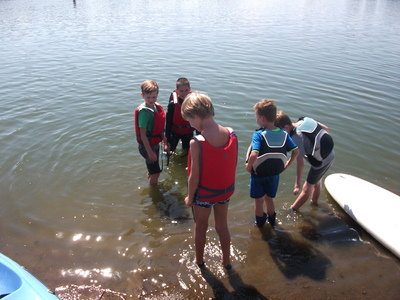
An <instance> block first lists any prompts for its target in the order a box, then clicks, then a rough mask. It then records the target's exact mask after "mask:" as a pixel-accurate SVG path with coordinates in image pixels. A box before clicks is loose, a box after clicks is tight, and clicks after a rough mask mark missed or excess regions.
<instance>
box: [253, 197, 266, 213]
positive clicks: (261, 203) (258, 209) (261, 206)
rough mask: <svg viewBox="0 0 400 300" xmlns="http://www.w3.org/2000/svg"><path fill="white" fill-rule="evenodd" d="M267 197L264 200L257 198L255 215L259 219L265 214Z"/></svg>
mask: <svg viewBox="0 0 400 300" xmlns="http://www.w3.org/2000/svg"><path fill="white" fill-rule="evenodd" d="M264 199H265V196H264V197H262V198H256V199H255V205H254V214H255V215H256V216H258V217H262V216H263V214H264V201H265V200H264Z"/></svg>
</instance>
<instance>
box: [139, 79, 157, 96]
mask: <svg viewBox="0 0 400 300" xmlns="http://www.w3.org/2000/svg"><path fill="white" fill-rule="evenodd" d="M140 88H141V89H142V94H150V93H153V92H157V94H158V91H159V88H158V84H157V82H155V81H154V80H145V81H143V83H142V85H141V86H140Z"/></svg>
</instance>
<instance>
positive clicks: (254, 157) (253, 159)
mask: <svg viewBox="0 0 400 300" xmlns="http://www.w3.org/2000/svg"><path fill="white" fill-rule="evenodd" d="M257 157H258V151H251V153H250V156H249V159H248V161H247V163H246V171H247V172H249V173H251V171H252V170H253V165H254V163H255V162H256V160H257Z"/></svg>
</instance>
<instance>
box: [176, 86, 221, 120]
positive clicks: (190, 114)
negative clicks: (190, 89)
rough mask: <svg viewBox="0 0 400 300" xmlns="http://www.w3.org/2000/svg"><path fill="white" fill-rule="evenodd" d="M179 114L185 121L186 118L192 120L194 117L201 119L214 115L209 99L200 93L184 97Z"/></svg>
mask: <svg viewBox="0 0 400 300" xmlns="http://www.w3.org/2000/svg"><path fill="white" fill-rule="evenodd" d="M181 113H182V117H183V118H184V119H185V120H187V119H188V118H191V119H193V118H194V116H195V115H197V116H199V117H200V118H201V119H205V118H207V117H210V116H212V117H213V116H214V115H215V113H214V106H213V104H212V101H211V99H210V97H208V96H207V95H206V94H200V93H190V94H189V95H187V96H186V98H185V100H184V101H183V103H182V108H181Z"/></svg>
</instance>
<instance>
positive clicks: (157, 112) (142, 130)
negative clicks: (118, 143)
mask: <svg viewBox="0 0 400 300" xmlns="http://www.w3.org/2000/svg"><path fill="white" fill-rule="evenodd" d="M141 90H142V93H141V95H142V98H143V99H144V102H143V103H142V104H141V105H139V106H138V107H137V108H136V109H135V131H136V139H137V142H138V144H139V152H140V154H141V155H142V156H143V157H144V158H145V159H146V167H147V170H148V174H147V176H148V180H149V184H150V185H156V184H157V183H158V177H159V176H160V173H161V168H160V164H159V162H158V157H159V151H160V145H159V144H160V142H162V143H163V144H164V148H168V147H167V139H166V138H165V135H164V129H165V113H164V109H163V107H162V106H161V105H160V104H158V103H157V102H156V101H157V97H158V91H159V88H158V85H157V83H156V82H155V81H154V80H146V81H144V82H143V83H142V85H141Z"/></svg>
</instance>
